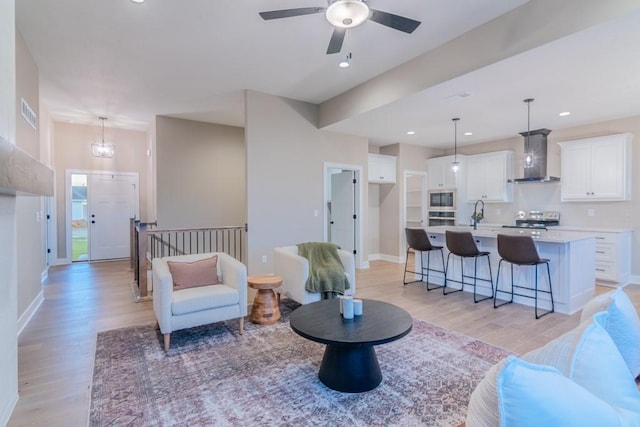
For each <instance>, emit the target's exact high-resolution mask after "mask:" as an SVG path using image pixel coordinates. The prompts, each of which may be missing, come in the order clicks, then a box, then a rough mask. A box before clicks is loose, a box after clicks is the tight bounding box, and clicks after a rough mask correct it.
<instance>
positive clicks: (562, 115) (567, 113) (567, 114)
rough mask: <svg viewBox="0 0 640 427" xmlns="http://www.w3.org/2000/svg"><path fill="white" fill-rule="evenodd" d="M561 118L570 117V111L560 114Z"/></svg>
mask: <svg viewBox="0 0 640 427" xmlns="http://www.w3.org/2000/svg"><path fill="white" fill-rule="evenodd" d="M558 115H559V116H560V117H564V116H569V115H571V112H570V111H563V112H562V113H560V114H558Z"/></svg>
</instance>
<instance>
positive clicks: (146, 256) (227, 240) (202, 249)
mask: <svg viewBox="0 0 640 427" xmlns="http://www.w3.org/2000/svg"><path fill="white" fill-rule="evenodd" d="M155 227H157V222H153V223H149V222H142V221H140V220H136V219H135V218H132V219H131V267H132V269H133V271H134V281H135V282H136V284H137V292H138V295H137V297H140V298H142V297H146V296H147V294H148V286H147V270H148V269H149V267H150V264H151V260H153V259H154V258H158V257H160V258H161V257H166V256H175V255H190V254H201V253H207V252H224V253H226V254H228V255H230V256H232V257H234V258H236V259H237V260H238V261H240V262H244V258H245V253H244V252H245V247H246V244H245V238H246V225H244V226H228V227H205V228H179V229H158V228H155Z"/></svg>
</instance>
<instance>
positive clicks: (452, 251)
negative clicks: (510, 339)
mask: <svg viewBox="0 0 640 427" xmlns="http://www.w3.org/2000/svg"><path fill="white" fill-rule="evenodd" d="M445 238H446V241H447V249H449V255H447V264H446V268H445V271H446V272H447V273H446V274H445V279H444V288H443V289H442V293H443V294H445V295H448V294H452V293H454V292H460V291H462V290H463V289H464V285H465V284H468V285H471V284H473V302H475V303H478V302H480V301H484V300H488V299H490V298H493V275H492V274H491V260H490V259H489V252H484V251H480V250H478V246H477V245H476V242H475V240H473V235H472V234H471V233H470V232H468V231H450V230H447V231H445ZM451 255H455V256H457V257H459V258H460V280H451V279H449V277H448V276H449V274H448V273H449V271H450V270H449V258H450V257H451ZM480 257H486V258H487V266H488V267H489V278H488V279H487V278H482V277H478V258H480ZM465 258H473V259H474V263H473V276H469V275H465V274H464V259H465ZM465 278H468V279H473V283H467V282H465V281H464V279H465ZM478 280H481V281H483V282H489V283H491V296H488V297H484V298H481V299H477V297H476V288H477V286H476V285H477V282H478ZM447 282H457V283H460V285H461V286H460V289H456V290H454V291H452V292H447Z"/></svg>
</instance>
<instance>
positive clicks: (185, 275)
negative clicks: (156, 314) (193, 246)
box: [167, 255, 221, 290]
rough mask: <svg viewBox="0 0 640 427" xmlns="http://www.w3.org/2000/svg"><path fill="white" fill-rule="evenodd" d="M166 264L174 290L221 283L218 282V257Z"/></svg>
mask: <svg viewBox="0 0 640 427" xmlns="http://www.w3.org/2000/svg"><path fill="white" fill-rule="evenodd" d="M167 264H168V265H169V271H170V272H171V277H172V278H173V289H174V290H180V289H187V288H196V287H198V286H208V285H217V284H219V283H221V282H220V280H218V269H217V265H218V255H214V256H212V257H211V258H205V259H201V260H199V261H194V262H176V261H167Z"/></svg>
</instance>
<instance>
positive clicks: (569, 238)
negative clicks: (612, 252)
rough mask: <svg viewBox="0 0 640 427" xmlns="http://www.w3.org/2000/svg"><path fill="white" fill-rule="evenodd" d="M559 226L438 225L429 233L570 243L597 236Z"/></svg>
mask: <svg viewBox="0 0 640 427" xmlns="http://www.w3.org/2000/svg"><path fill="white" fill-rule="evenodd" d="M556 228H557V227H554V228H553V230H549V231H544V230H531V229H519V228H502V226H501V225H497V226H494V227H491V226H489V225H488V224H486V225H484V226H478V229H477V230H474V229H473V227H470V226H468V225H466V226H464V225H463V226H457V227H452V226H437V227H427V228H426V231H427V233H436V234H444V232H445V231H447V230H452V231H470V232H471V234H473V236H474V237H487V238H493V239H495V238H497V236H498V234H507V235H510V236H517V235H530V236H531V237H533V238H534V239H535V240H536V241H538V242H546V243H570V242H575V241H578V240H584V239H593V238H595V236H594V235H593V234H590V233H588V232H586V233H580V232H577V231H563V230H558V231H555V230H556Z"/></svg>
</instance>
